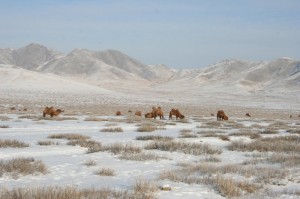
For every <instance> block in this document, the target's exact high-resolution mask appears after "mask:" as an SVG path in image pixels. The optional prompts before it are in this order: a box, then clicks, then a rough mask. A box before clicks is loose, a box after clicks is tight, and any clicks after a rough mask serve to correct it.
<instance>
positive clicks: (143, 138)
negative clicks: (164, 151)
mask: <svg viewBox="0 0 300 199" xmlns="http://www.w3.org/2000/svg"><path fill="white" fill-rule="evenodd" d="M135 139H136V140H161V141H167V140H173V139H174V138H173V137H170V136H161V135H145V136H137V137H136V138H135Z"/></svg>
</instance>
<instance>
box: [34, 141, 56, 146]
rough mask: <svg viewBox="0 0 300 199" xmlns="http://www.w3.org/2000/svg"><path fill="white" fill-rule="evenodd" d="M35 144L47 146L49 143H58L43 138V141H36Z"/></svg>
mask: <svg viewBox="0 0 300 199" xmlns="http://www.w3.org/2000/svg"><path fill="white" fill-rule="evenodd" d="M37 144H38V145H41V146H49V145H57V144H58V143H55V142H53V141H51V140H45V141H38V143H37Z"/></svg>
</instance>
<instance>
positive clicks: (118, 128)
mask: <svg viewBox="0 0 300 199" xmlns="http://www.w3.org/2000/svg"><path fill="white" fill-rule="evenodd" d="M101 132H110V133H120V132H123V129H122V128H121V127H111V128H103V129H101Z"/></svg>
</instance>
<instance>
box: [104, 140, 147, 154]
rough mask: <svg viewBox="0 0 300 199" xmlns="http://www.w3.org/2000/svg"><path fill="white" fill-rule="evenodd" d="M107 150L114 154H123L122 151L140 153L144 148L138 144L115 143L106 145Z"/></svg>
mask: <svg viewBox="0 0 300 199" xmlns="http://www.w3.org/2000/svg"><path fill="white" fill-rule="evenodd" d="M104 150H105V151H110V152H111V153H113V154H121V153H125V154H126V153H131V154H132V153H140V152H141V151H142V148H141V147H139V146H136V145H131V144H122V143H119V142H117V143H113V144H110V145H107V146H104Z"/></svg>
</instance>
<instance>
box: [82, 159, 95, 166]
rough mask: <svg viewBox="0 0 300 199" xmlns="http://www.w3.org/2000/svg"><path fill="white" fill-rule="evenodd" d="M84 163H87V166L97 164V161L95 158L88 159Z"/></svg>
mask: <svg viewBox="0 0 300 199" xmlns="http://www.w3.org/2000/svg"><path fill="white" fill-rule="evenodd" d="M84 165H86V166H87V167H92V166H96V165H97V162H96V161H95V160H87V161H86V162H85V163H84Z"/></svg>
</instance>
